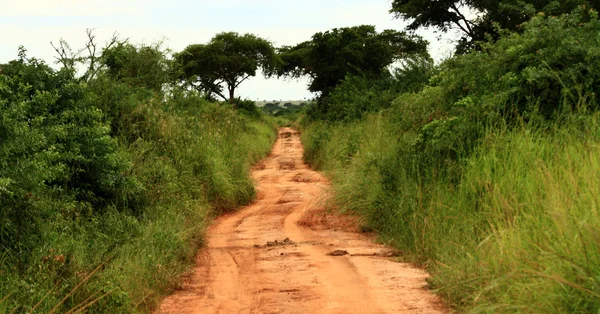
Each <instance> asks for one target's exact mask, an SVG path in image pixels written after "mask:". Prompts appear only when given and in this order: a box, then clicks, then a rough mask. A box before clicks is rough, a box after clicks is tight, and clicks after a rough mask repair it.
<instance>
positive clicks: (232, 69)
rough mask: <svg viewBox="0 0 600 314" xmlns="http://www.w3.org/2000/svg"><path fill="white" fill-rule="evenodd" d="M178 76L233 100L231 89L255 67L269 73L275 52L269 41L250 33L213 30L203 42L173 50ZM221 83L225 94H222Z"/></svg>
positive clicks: (197, 86) (254, 73) (254, 72)
mask: <svg viewBox="0 0 600 314" xmlns="http://www.w3.org/2000/svg"><path fill="white" fill-rule="evenodd" d="M175 60H176V63H177V64H178V65H179V67H180V68H179V73H178V74H177V75H178V77H179V78H180V79H181V80H183V81H184V82H186V83H188V84H189V85H190V86H193V87H194V88H196V89H197V90H199V91H202V92H205V93H207V94H209V95H217V96H220V97H221V98H223V99H224V100H227V101H229V102H231V103H233V101H234V99H235V90H236V89H237V88H238V87H239V86H240V84H241V83H242V82H244V81H246V80H247V79H248V78H250V77H252V76H256V71H257V69H258V68H262V70H263V72H264V73H265V74H267V75H269V74H270V73H272V69H273V67H274V65H275V63H276V60H277V56H276V54H275V48H274V47H273V45H272V44H271V43H270V42H269V41H267V40H265V39H263V38H260V37H257V36H255V35H253V34H245V35H240V34H238V33H235V32H227V33H220V34H217V35H216V36H215V37H214V38H213V39H212V40H211V41H210V42H208V43H207V44H194V45H190V46H188V47H187V48H185V49H184V50H183V51H182V52H180V53H178V54H176V56H175ZM223 85H225V87H226V89H227V92H228V95H225V94H224V91H223Z"/></svg>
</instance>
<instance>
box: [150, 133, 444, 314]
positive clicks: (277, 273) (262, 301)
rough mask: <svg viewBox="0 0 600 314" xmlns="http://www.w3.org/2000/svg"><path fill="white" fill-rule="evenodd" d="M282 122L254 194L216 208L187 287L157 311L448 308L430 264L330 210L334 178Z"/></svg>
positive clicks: (439, 310) (353, 219)
mask: <svg viewBox="0 0 600 314" xmlns="http://www.w3.org/2000/svg"><path fill="white" fill-rule="evenodd" d="M302 151H303V148H302V144H301V143H300V138H299V136H298V133H297V132H295V131H294V130H292V129H288V128H285V129H282V130H280V132H279V139H278V141H277V142H276V143H275V145H274V147H273V152H272V153H271V155H270V156H269V157H268V158H267V159H265V160H263V161H262V162H261V163H259V164H258V165H257V166H255V167H254V168H253V172H252V175H253V177H254V179H255V180H256V184H257V187H258V190H259V193H258V198H257V200H256V201H255V203H254V204H252V205H250V206H247V207H245V208H244V209H242V210H240V211H238V212H236V213H233V214H229V215H226V216H222V217H220V218H218V219H217V220H216V221H215V223H214V224H213V226H212V227H211V228H210V230H209V232H208V239H207V240H208V245H207V246H206V247H205V248H204V249H202V250H201V251H200V252H199V254H198V257H197V265H196V267H195V269H194V272H193V274H192V275H191V276H190V278H189V280H188V282H186V283H185V284H184V285H183V286H182V289H181V290H180V291H177V292H176V293H175V294H174V295H172V296H170V297H168V298H167V299H165V300H164V302H163V303H162V305H161V306H160V308H159V310H158V311H157V312H158V313H444V312H446V311H445V310H444V307H443V306H442V303H441V302H440V300H439V299H438V298H437V297H436V296H435V295H434V294H432V293H431V292H430V291H428V290H427V285H426V281H425V280H426V278H427V273H425V272H424V271H423V270H420V269H416V268H413V267H411V266H410V265H408V264H403V263H398V262H396V260H397V256H398V255H399V254H400V252H397V251H394V250H392V249H390V248H388V247H385V246H383V245H381V244H376V243H374V242H373V236H372V235H371V234H370V233H365V232H362V231H364V230H363V228H362V227H361V226H362V223H361V221H360V220H359V219H358V218H356V217H353V216H348V215H336V214H333V213H331V212H329V211H327V210H326V208H325V202H323V199H324V197H325V192H326V189H327V188H328V186H329V182H328V181H327V180H326V179H325V178H324V177H323V176H322V175H321V174H319V173H318V172H315V171H312V170H310V169H309V168H308V167H307V166H306V165H305V164H304V163H303V162H302Z"/></svg>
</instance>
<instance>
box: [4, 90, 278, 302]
mask: <svg viewBox="0 0 600 314" xmlns="http://www.w3.org/2000/svg"><path fill="white" fill-rule="evenodd" d="M178 101H181V99H179V100H178V99H169V100H166V101H158V100H150V101H148V102H146V103H138V104H137V105H136V106H135V107H134V108H133V109H132V110H131V111H129V112H126V113H125V116H124V117H122V119H123V121H125V123H123V125H125V126H126V127H127V128H128V129H127V130H124V131H122V132H121V134H124V135H123V138H121V139H120V141H119V143H120V145H121V146H122V149H123V151H124V152H126V154H127V156H128V158H130V163H131V165H130V167H129V170H128V171H129V172H130V173H129V175H130V177H134V178H135V180H136V181H135V182H134V183H132V188H131V189H130V191H129V192H130V193H134V195H133V196H130V197H127V199H128V201H129V202H130V203H129V204H126V208H129V209H130V210H125V211H123V210H119V209H117V208H116V206H113V207H111V206H110V205H109V206H108V207H107V208H105V209H102V211H97V212H94V214H93V215H87V216H83V215H82V216H80V215H79V214H73V215H69V214H68V213H67V214H65V213H64V212H60V211H58V212H56V213H54V214H53V216H51V217H50V218H49V219H48V220H46V221H44V226H45V228H44V230H43V234H42V236H41V239H40V240H39V245H38V246H37V247H36V250H35V252H32V253H31V255H32V256H31V259H30V260H31V261H33V262H32V263H30V264H29V265H25V270H24V271H23V272H22V273H19V272H13V271H11V269H13V268H14V264H12V263H11V262H10V260H9V259H8V258H7V256H5V255H4V254H0V274H2V276H0V277H2V279H1V280H0V313H13V312H19V313H20V312H22V313H29V312H36V313H45V312H71V313H76V312H84V311H85V312H93V313H96V312H110V313H132V312H133V313H135V312H147V311H149V310H151V309H153V308H154V307H155V306H156V305H157V304H158V302H159V301H160V299H161V298H162V297H163V296H164V295H166V294H168V293H170V292H171V291H173V290H174V289H175V288H176V287H177V286H178V285H179V284H180V280H181V276H182V275H184V274H185V273H186V271H187V270H188V269H189V267H190V266H191V265H192V264H193V262H194V257H195V254H196V250H197V248H198V247H199V246H201V245H202V243H203V234H204V231H205V229H206V227H207V225H208V224H209V223H210V221H211V218H212V217H214V216H215V215H218V214H219V213H222V212H224V211H230V210H235V209H236V208H238V207H239V206H242V205H244V204H247V203H248V202H250V201H251V200H252V199H253V197H254V194H255V191H254V187H253V182H252V181H251V179H250V177H249V172H250V166H251V165H252V163H254V162H256V161H258V160H259V159H260V158H262V157H263V156H265V155H266V154H267V153H268V152H269V151H270V149H271V145H272V143H273V142H274V140H275V138H276V132H275V131H276V130H275V126H274V124H273V123H272V122H270V121H267V120H266V119H263V118H249V117H246V116H242V115H240V114H238V113H237V112H236V111H235V110H233V109H231V108H228V107H227V106H219V105H216V104H209V103H205V102H203V101H201V100H199V99H196V100H194V99H186V101H187V102H189V103H191V104H194V102H195V107H193V108H187V109H186V108H183V107H182V108H179V109H178V106H179V104H178ZM188 105H189V104H188ZM132 135H135V136H132ZM65 210H67V209H65ZM92 210H97V209H92ZM77 213H78V211H77Z"/></svg>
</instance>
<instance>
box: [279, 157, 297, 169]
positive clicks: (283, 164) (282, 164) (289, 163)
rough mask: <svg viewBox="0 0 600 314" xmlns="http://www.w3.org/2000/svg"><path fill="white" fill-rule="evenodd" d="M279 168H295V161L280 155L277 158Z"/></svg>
mask: <svg viewBox="0 0 600 314" xmlns="http://www.w3.org/2000/svg"><path fill="white" fill-rule="evenodd" d="M277 163H278V164H279V167H278V169H279V170H296V163H295V162H294V159H292V158H291V157H281V158H279V159H277Z"/></svg>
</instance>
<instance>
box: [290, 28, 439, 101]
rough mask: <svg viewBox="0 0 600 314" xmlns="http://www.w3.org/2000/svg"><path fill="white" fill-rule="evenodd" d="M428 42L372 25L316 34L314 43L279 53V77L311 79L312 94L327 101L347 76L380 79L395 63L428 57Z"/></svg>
mask: <svg viewBox="0 0 600 314" xmlns="http://www.w3.org/2000/svg"><path fill="white" fill-rule="evenodd" d="M426 48H427V42H426V41H424V40H423V39H421V38H420V37H418V36H416V35H408V34H406V33H404V32H397V31H393V30H385V31H383V32H381V33H377V32H376V31H375V27H374V26H371V25H361V26H355V27H347V28H340V29H337V28H336V29H333V30H331V31H327V32H324V33H316V34H315V35H313V37H312V40H311V41H306V42H303V43H300V44H298V45H297V46H294V47H283V48H281V49H280V52H279V53H280V57H281V59H282V62H283V64H282V65H280V67H279V74H280V75H287V76H291V77H300V76H305V75H307V76H309V77H310V78H311V79H312V82H311V84H310V86H309V90H310V91H311V92H319V93H320V96H321V97H326V96H327V95H328V94H329V92H331V90H332V89H333V88H335V87H336V86H337V85H338V84H340V83H341V82H342V80H344V78H345V77H346V75H364V76H368V77H379V76H382V75H386V74H387V66H388V65H390V64H391V63H392V62H394V61H396V60H398V59H401V58H404V57H406V56H409V55H412V54H416V53H426Z"/></svg>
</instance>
